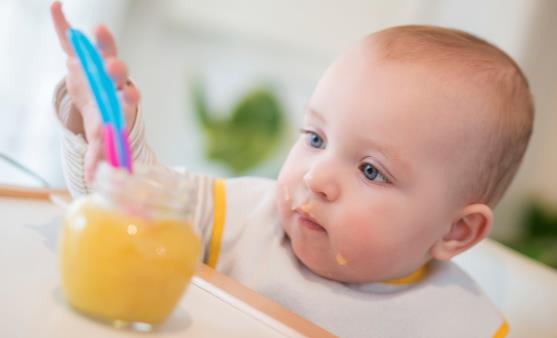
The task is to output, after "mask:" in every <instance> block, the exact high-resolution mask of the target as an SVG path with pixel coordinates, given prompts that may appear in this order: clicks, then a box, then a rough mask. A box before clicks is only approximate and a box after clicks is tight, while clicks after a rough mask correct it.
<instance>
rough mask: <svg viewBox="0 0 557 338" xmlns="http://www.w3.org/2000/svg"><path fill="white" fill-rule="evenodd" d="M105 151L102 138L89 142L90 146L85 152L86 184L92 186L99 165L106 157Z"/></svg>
mask: <svg viewBox="0 0 557 338" xmlns="http://www.w3.org/2000/svg"><path fill="white" fill-rule="evenodd" d="M105 157H106V156H105V153H104V142H103V140H102V138H101V139H93V140H90V142H89V147H88V148H87V152H86V153H85V163H84V166H85V168H84V170H85V172H84V175H85V184H86V185H87V187H89V188H90V187H92V186H93V182H95V173H96V171H97V167H98V165H99V163H101V161H103V160H104V159H105Z"/></svg>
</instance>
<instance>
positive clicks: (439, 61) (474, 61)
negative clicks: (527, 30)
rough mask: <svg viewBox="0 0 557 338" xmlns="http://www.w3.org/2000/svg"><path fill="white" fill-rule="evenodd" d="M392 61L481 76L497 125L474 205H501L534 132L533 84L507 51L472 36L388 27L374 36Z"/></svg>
mask: <svg viewBox="0 0 557 338" xmlns="http://www.w3.org/2000/svg"><path fill="white" fill-rule="evenodd" d="M368 39H371V40H372V41H373V42H374V43H375V44H378V46H379V53H380V55H381V56H382V57H383V58H385V59H387V60H398V61H408V62H426V63H430V64H432V65H435V66H442V65H450V69H454V70H455V71H461V72H462V71H464V72H465V73H466V76H472V77H473V76H476V77H477V78H480V79H481V80H482V81H481V83H482V86H485V93H486V95H489V96H490V97H489V99H490V101H489V102H492V103H493V104H491V105H490V110H493V112H494V114H493V115H494V117H495V118H494V122H495V123H493V124H492V125H493V126H492V127H490V128H489V133H488V134H489V135H487V137H486V138H485V139H486V147H485V149H486V154H485V158H484V160H483V161H482V163H479V164H478V165H477V166H478V167H477V170H478V172H477V175H472V176H474V182H475V183H474V184H472V185H468V187H469V188H467V190H471V191H468V192H467V195H468V197H467V200H468V202H476V203H486V204H488V205H490V206H495V205H496V204H497V203H498V202H499V200H500V199H501V197H502V196H503V194H504V192H505V191H506V190H507V188H508V186H509V185H510V183H511V182H512V179H513V178H514V176H515V174H516V172H517V170H518V168H519V166H520V163H521V162H522V158H523V157H524V153H525V151H526V148H527V146H528V143H529V140H530V136H531V134H532V128H533V120H534V104H533V99H532V94H531V92H530V88H529V85H528V80H527V79H526V77H525V76H524V74H523V73H522V71H521V69H520V67H519V66H518V65H517V64H516V62H515V61H514V60H513V59H512V58H511V57H510V56H508V55H507V54H506V53H505V52H503V51H502V50H500V49H499V48H497V47H495V46H494V45H492V44H490V43H489V42H487V41H485V40H482V39H480V38H478V37H476V36H474V35H472V34H469V33H466V32H463V31H460V30H456V29H448V28H441V27H433V26H421V25H409V26H398V27H393V28H388V29H385V30H382V31H379V32H377V33H374V34H372V35H370V36H369V37H368Z"/></svg>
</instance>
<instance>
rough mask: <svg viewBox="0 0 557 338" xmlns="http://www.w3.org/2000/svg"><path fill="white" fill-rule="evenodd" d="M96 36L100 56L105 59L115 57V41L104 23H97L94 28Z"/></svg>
mask: <svg viewBox="0 0 557 338" xmlns="http://www.w3.org/2000/svg"><path fill="white" fill-rule="evenodd" d="M95 36H96V37H97V47H98V48H99V49H100V51H101V54H102V56H103V57H104V58H105V59H108V58H115V57H116V55H117V50H116V42H115V41H114V37H113V36H112V33H110V31H109V30H108V28H106V26H104V25H99V26H98V27H97V29H96V30H95Z"/></svg>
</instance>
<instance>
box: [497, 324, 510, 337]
mask: <svg viewBox="0 0 557 338" xmlns="http://www.w3.org/2000/svg"><path fill="white" fill-rule="evenodd" d="M508 333H509V323H507V321H504V322H503V324H501V326H499V328H498V329H497V332H495V335H494V336H493V338H503V337H506V336H507V334H508Z"/></svg>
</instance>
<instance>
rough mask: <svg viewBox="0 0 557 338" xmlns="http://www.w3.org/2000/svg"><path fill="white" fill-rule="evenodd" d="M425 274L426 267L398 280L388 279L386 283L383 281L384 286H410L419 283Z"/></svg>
mask: <svg viewBox="0 0 557 338" xmlns="http://www.w3.org/2000/svg"><path fill="white" fill-rule="evenodd" d="M426 274H427V267H426V266H425V265H424V266H422V267H421V268H419V269H418V270H416V271H415V272H413V273H412V274H410V275H408V276H406V277H402V278H398V279H390V280H388V281H384V282H383V283H384V284H390V285H404V284H412V283H416V282H419V281H421V280H422V279H424V277H425V275H426Z"/></svg>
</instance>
